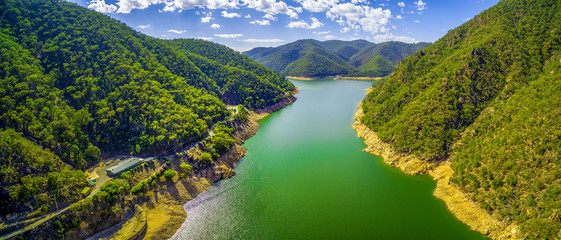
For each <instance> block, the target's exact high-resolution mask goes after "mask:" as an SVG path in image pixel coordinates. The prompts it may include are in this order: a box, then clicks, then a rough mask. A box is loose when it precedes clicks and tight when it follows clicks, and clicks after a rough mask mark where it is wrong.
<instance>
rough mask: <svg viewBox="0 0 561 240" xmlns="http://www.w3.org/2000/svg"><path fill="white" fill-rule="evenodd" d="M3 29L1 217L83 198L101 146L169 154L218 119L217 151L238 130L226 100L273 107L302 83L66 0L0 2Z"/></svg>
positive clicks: (218, 49)
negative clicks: (88, 172)
mask: <svg viewBox="0 0 561 240" xmlns="http://www.w3.org/2000/svg"><path fill="white" fill-rule="evenodd" d="M0 39H1V40H0V46H1V49H2V50H1V51H0V98H1V99H2V100H1V101H0V136H1V138H0V167H1V169H0V173H1V174H0V183H2V185H1V187H0V214H1V215H2V216H6V215H8V214H13V213H29V211H32V210H33V211H34V210H37V209H38V208H40V211H39V212H38V214H41V213H45V212H47V211H52V210H55V209H58V208H59V207H60V206H68V205H69V204H70V203H72V202H73V201H75V200H78V199H80V198H82V196H80V195H79V194H77V193H76V191H77V190H78V189H79V190H81V189H82V188H83V187H84V186H86V184H87V183H86V181H85V180H86V178H87V177H86V175H85V174H84V172H83V171H84V170H86V169H87V168H89V167H90V166H93V165H95V164H97V163H99V161H100V158H101V156H102V154H103V155H110V154H113V153H121V154H129V153H130V154H145V155H154V154H161V153H170V152H173V151H174V150H179V149H182V148H184V147H185V146H187V145H189V144H192V143H195V142H197V141H199V140H202V139H203V138H205V137H206V136H207V135H208V133H209V130H210V129H212V128H213V127H214V128H215V129H214V132H215V136H213V137H212V139H211V140H210V142H209V145H208V146H207V148H206V149H207V150H208V151H209V152H211V153H212V157H213V158H217V157H218V156H219V155H220V154H222V153H224V152H225V151H227V150H228V148H229V147H230V146H231V145H232V141H233V140H232V137H231V136H230V135H229V134H231V132H232V130H227V131H226V130H223V129H224V128H221V127H217V124H216V123H218V122H221V121H224V120H226V119H228V118H230V117H232V113H231V111H230V110H228V109H227V108H226V104H231V105H238V104H243V105H245V106H246V107H247V108H249V109H258V108H263V107H267V106H271V105H274V104H276V103H279V102H281V101H283V100H284V99H285V98H287V97H288V96H289V95H290V94H288V93H287V92H290V91H291V90H294V86H293V85H292V84H291V83H290V82H289V81H287V80H285V79H284V77H283V76H282V75H280V74H277V73H274V72H272V71H271V70H269V69H267V68H265V67H263V66H262V65H261V64H259V63H257V62H255V61H253V60H251V59H249V58H247V57H246V56H244V55H241V54H238V53H236V52H235V51H233V50H231V49H228V48H226V47H224V46H221V45H218V44H214V43H209V42H205V41H200V40H189V39H178V40H172V41H167V40H159V39H155V38H152V37H149V36H146V35H143V34H141V33H139V32H137V31H135V30H133V29H132V28H130V27H129V26H127V25H125V24H123V23H120V22H118V21H116V20H114V19H111V18H109V17H107V16H105V15H103V14H100V13H97V12H94V11H91V10H88V9H85V8H83V7H80V6H78V5H76V4H72V3H68V2H65V1H54V0H53V1H43V0H29V1H17V0H5V1H2V4H1V6H0ZM217 128H218V129H217ZM219 129H222V130H219ZM226 129H229V128H226ZM131 183H132V182H131ZM126 189H128V183H127V187H126ZM102 193H103V191H102ZM119 193H120V190H119ZM104 197H105V196H104V195H101V196H99V197H97V198H96V197H94V199H105V198H104ZM107 199H109V197H108V198H107ZM107 201H109V200H107ZM109 202H111V203H113V202H114V199H112V200H111V201H109ZM96 206H97V205H96Z"/></svg>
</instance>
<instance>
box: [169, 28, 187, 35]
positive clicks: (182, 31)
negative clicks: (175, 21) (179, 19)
mask: <svg viewBox="0 0 561 240" xmlns="http://www.w3.org/2000/svg"><path fill="white" fill-rule="evenodd" d="M168 32H170V33H175V34H182V33H184V32H187V31H185V30H175V29H170V30H168Z"/></svg>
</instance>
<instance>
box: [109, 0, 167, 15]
mask: <svg viewBox="0 0 561 240" xmlns="http://www.w3.org/2000/svg"><path fill="white" fill-rule="evenodd" d="M166 1H167V0H119V1H118V2H117V5H118V6H119V10H117V13H130V12H131V10H133V9H145V8H147V7H149V6H150V5H152V4H160V3H166Z"/></svg>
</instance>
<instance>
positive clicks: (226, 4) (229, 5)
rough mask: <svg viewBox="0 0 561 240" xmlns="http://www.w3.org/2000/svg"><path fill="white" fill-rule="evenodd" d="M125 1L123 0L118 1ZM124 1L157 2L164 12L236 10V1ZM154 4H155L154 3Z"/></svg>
mask: <svg viewBox="0 0 561 240" xmlns="http://www.w3.org/2000/svg"><path fill="white" fill-rule="evenodd" d="M120 1H125V0H120ZM126 1H157V3H165V4H166V6H165V8H164V9H163V10H164V11H168V12H173V11H175V10H177V9H179V10H189V9H193V8H196V7H200V8H208V9H233V8H238V4H239V2H238V0H126ZM154 4H155V3H154Z"/></svg>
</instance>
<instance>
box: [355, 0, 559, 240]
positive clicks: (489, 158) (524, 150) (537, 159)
mask: <svg viewBox="0 0 561 240" xmlns="http://www.w3.org/2000/svg"><path fill="white" fill-rule="evenodd" d="M560 26H561V1H559V0H540V1H537V0H535V1H531V0H503V1H500V2H499V3H497V4H496V5H495V6H494V7H492V8H490V9H488V10H486V11H484V12H483V13H481V14H479V15H478V16H476V17H474V18H473V19H472V20H470V21H469V22H467V23H465V24H463V25H461V26H459V27H458V28H456V29H454V30H452V31H450V32H448V34H446V35H445V36H444V37H442V38H441V39H440V40H438V41H437V42H435V43H434V44H432V45H431V46H429V47H427V48H426V49H424V50H421V51H418V52H416V53H415V54H413V55H412V56H410V57H408V58H406V59H404V60H403V61H401V62H400V64H399V67H398V68H397V69H396V70H395V71H394V72H393V73H392V74H391V75H390V77H389V78H388V79H387V80H386V81H385V82H383V83H382V84H380V85H379V86H376V87H375V88H374V90H373V91H372V92H371V93H370V94H368V96H367V97H366V99H365V100H364V101H363V109H364V113H365V115H364V117H363V118H362V119H361V121H362V122H363V123H364V124H366V125H367V126H368V127H369V128H371V129H372V130H374V131H376V132H377V133H378V136H379V137H380V139H382V140H383V141H385V142H388V143H390V144H392V146H393V147H394V148H395V149H397V150H399V151H401V152H404V153H411V154H415V155H416V156H417V157H419V158H421V159H425V160H426V161H439V160H442V159H450V161H451V162H452V168H453V169H454V171H455V173H454V176H453V178H452V179H451V180H452V181H453V182H454V183H455V184H457V185H458V186H459V187H460V188H461V189H463V190H464V191H465V192H466V193H468V195H469V196H470V199H472V200H474V201H476V202H479V203H480V204H481V207H482V208H484V209H486V210H487V211H488V212H489V213H490V214H493V215H494V216H496V217H498V218H499V219H501V220H504V221H507V222H508V221H513V222H515V223H517V224H518V225H519V226H520V227H521V230H522V232H523V233H524V234H525V238H527V239H557V238H559V237H560V236H561V235H559V234H560V233H561V34H560V32H561V30H560ZM396 59H397V57H396Z"/></svg>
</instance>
